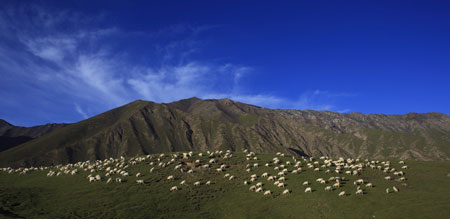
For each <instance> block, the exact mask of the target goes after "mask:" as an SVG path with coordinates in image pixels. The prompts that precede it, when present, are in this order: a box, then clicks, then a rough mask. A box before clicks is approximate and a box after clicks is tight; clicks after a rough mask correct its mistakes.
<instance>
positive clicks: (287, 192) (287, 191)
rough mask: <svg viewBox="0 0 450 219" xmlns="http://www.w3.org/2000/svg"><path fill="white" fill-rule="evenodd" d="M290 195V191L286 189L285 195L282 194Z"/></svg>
mask: <svg viewBox="0 0 450 219" xmlns="http://www.w3.org/2000/svg"><path fill="white" fill-rule="evenodd" d="M289 193H290V191H289V189H285V190H284V191H283V193H281V194H283V195H287V194H289Z"/></svg>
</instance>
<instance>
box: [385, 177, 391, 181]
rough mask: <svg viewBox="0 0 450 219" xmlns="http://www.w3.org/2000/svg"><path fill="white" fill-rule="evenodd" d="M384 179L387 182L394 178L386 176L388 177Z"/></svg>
mask: <svg viewBox="0 0 450 219" xmlns="http://www.w3.org/2000/svg"><path fill="white" fill-rule="evenodd" d="M384 179H385V180H387V181H390V180H391V179H392V178H391V176H386V177H384Z"/></svg>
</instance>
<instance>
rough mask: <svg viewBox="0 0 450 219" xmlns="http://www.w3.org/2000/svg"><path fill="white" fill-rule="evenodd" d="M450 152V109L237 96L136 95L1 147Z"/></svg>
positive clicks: (33, 150)
mask: <svg viewBox="0 0 450 219" xmlns="http://www.w3.org/2000/svg"><path fill="white" fill-rule="evenodd" d="M245 148H248V149H250V150H251V151H255V152H277V151H282V152H286V153H292V154H299V155H306V156H321V155H328V156H331V157H340V156H342V157H370V158H398V159H415V160H445V161H449V160H450V116H449V115H446V114H441V113H425V114H420V113H408V114H405V115H382V114H361V113H345V114H340V113H335V112H328V111H313V110H276V109H267V108H263V107H258V106H253V105H248V104H244V103H240V102H236V101H233V100H230V99H219V100H201V99H198V98H190V99H185V100H180V101H176V102H172V103H164V104H158V103H154V102H150V101H142V100H138V101H134V102H131V103H129V104H127V105H124V106H121V107H118V108H116V109H113V110H110V111H107V112H105V113H102V114H99V115H97V116H94V117H92V118H89V119H87V120H84V121H81V122H78V123H74V124H71V125H68V126H66V127H63V128H60V129H58V130H55V131H53V132H51V133H49V134H47V135H43V136H41V137H39V138H37V139H34V140H31V141H28V142H26V143H24V144H22V145H19V146H16V147H13V148H11V149H9V150H6V151H3V152H1V153H0V166H10V165H12V166H29V165H44V164H45V165H49V164H57V163H68V162H77V161H82V160H92V159H104V158H108V157H118V156H134V155H137V154H148V153H159V152H169V151H190V150H193V151H200V150H201V151H206V150H219V149H220V150H226V149H230V150H235V151H239V150H243V149H245Z"/></svg>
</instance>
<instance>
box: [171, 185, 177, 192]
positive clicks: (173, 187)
mask: <svg viewBox="0 0 450 219" xmlns="http://www.w3.org/2000/svg"><path fill="white" fill-rule="evenodd" d="M177 190H178V187H176V186H172V188H170V191H171V192H173V191H177Z"/></svg>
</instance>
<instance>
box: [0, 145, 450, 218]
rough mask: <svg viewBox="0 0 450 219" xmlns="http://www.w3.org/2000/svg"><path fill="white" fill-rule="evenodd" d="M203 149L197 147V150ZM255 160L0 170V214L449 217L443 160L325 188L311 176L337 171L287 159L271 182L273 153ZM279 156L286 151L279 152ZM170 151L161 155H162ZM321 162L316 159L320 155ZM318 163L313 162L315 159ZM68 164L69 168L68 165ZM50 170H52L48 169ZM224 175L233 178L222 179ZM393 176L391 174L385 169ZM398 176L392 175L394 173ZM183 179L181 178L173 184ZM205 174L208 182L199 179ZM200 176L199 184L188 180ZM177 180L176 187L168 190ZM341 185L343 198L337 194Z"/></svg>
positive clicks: (369, 173) (447, 170)
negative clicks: (123, 169)
mask: <svg viewBox="0 0 450 219" xmlns="http://www.w3.org/2000/svg"><path fill="white" fill-rule="evenodd" d="M204 154H205V153H204ZM256 156H257V157H258V160H253V159H252V160H246V158H245V154H244V153H236V154H234V155H233V157H232V158H231V159H223V158H218V157H216V158H215V159H216V160H218V162H217V163H215V164H212V165H211V168H201V167H200V166H199V167H195V168H193V170H194V173H186V172H180V171H178V170H175V169H174V167H175V165H177V164H178V163H180V162H183V168H185V170H187V169H189V168H188V167H189V166H191V164H192V163H193V161H194V160H197V159H199V160H200V161H201V162H200V164H201V165H203V164H206V163H208V161H209V160H210V158H208V157H206V156H203V157H199V156H198V155H197V153H195V154H194V156H193V157H191V158H189V160H185V161H182V160H180V159H178V160H177V161H175V163H172V164H170V165H169V166H167V167H165V168H162V167H159V166H158V162H157V161H156V159H157V158H156V156H154V158H152V159H151V161H154V162H155V165H154V167H155V169H154V171H153V172H152V173H150V171H149V170H150V168H151V167H152V166H150V165H149V162H150V160H148V159H147V160H146V161H143V162H141V163H138V164H137V165H130V167H129V168H128V169H127V171H128V172H129V173H130V176H128V177H122V176H120V175H113V176H112V178H113V179H115V178H117V177H120V178H122V179H123V180H124V181H125V182H123V183H116V182H112V183H110V184H107V183H106V180H107V179H108V178H109V177H105V172H104V171H98V172H96V173H93V175H94V176H95V175H96V174H99V175H101V176H102V180H101V181H100V182H92V183H90V182H89V181H88V180H87V176H88V175H89V174H90V173H89V172H87V171H84V170H82V169H81V168H78V169H79V173H78V174H76V175H70V174H64V173H63V174H62V175H60V176H52V177H47V176H46V174H47V173H48V172H49V170H50V169H48V170H44V171H30V172H28V173H27V174H22V175H20V174H18V173H11V174H8V173H6V172H5V171H0V203H1V204H0V217H2V218H16V217H25V218H449V217H450V208H449V203H450V183H449V181H450V177H449V175H448V174H450V163H448V162H424V161H406V165H408V167H409V168H408V169H407V170H404V172H405V173H406V175H405V177H406V178H407V181H406V182H399V181H396V180H393V181H390V182H388V181H386V180H385V179H384V176H385V173H383V172H382V171H380V170H377V169H371V168H368V167H367V168H365V169H364V171H362V173H361V175H359V176H352V175H348V174H340V176H344V177H345V178H346V180H344V181H343V183H342V184H343V187H341V188H338V189H335V190H334V191H331V192H326V191H324V187H325V186H328V185H332V184H331V183H328V184H326V185H322V184H319V183H318V182H316V179H317V178H319V177H322V178H324V179H328V178H329V177H331V176H337V175H338V174H336V173H335V172H333V171H332V172H331V173H325V171H324V168H321V169H322V170H321V171H320V172H314V171H313V170H312V169H310V168H308V167H307V166H306V163H307V162H305V161H303V160H302V159H300V158H298V159H299V160H301V161H302V166H301V167H302V169H303V171H302V172H301V173H299V174H292V173H290V172H291V171H292V170H293V169H296V168H294V166H293V165H290V166H287V169H288V170H289V173H288V174H287V175H286V182H285V183H286V184H287V186H286V188H278V187H276V186H274V185H273V181H267V178H261V177H260V176H261V174H262V173H264V172H268V173H269V174H270V175H276V174H277V173H278V172H279V171H278V170H274V164H272V165H271V166H270V167H265V166H264V164H265V163H267V162H271V161H272V158H273V157H274V156H275V155H270V154H257V155H256ZM278 157H279V158H280V160H281V161H282V162H283V163H285V162H286V161H291V162H292V158H291V157H280V156H278ZM170 159H171V158H169V157H168V156H166V157H165V158H164V159H163V160H162V162H168V161H169V160H170ZM320 162H321V164H322V161H320ZM127 163H128V161H127ZM253 163H259V165H260V166H259V167H257V168H252V171H251V172H250V173H247V172H246V171H245V169H246V165H247V164H253ZM221 164H227V165H228V166H229V167H228V168H226V169H225V171H224V172H222V173H219V172H217V171H216V168H218V167H219V166H220V165H221ZM321 164H320V165H321ZM112 166H113V168H114V165H112ZM401 166H402V165H400V164H398V161H394V160H393V161H392V162H391V167H394V168H396V169H397V170H400V168H401ZM72 169H73V168H72ZM51 170H53V171H55V172H58V171H60V170H58V169H56V168H53V169H51ZM138 172H140V173H142V175H143V176H142V177H139V179H143V180H144V181H145V184H144V185H138V184H137V183H136V180H137V179H138V178H137V177H135V174H136V173H138ZM227 173H229V174H231V175H234V176H235V177H236V179H235V180H231V181H230V180H228V179H226V178H224V174H227ZM251 174H257V175H258V178H257V180H256V181H255V182H253V183H252V185H254V184H256V183H257V182H262V183H263V184H264V185H263V189H264V190H270V191H272V194H271V195H270V196H264V195H263V194H262V193H256V192H252V191H249V186H248V185H244V184H243V182H244V180H249V179H250V178H249V176H250V175H251ZM169 175H173V176H175V180H174V181H168V180H167V176H169ZM390 175H391V176H393V175H392V174H390ZM395 178H398V177H395ZM356 179H364V181H365V182H371V183H373V184H374V185H375V187H374V188H365V187H364V186H363V189H364V192H365V193H366V194H364V195H355V191H356V186H355V185H353V181H355V180H356ZM182 180H186V185H183V186H180V185H179V183H180V182H181V181H182ZM208 180H210V181H211V182H212V184H211V185H205V184H204V183H205V182H206V181H208ZM306 180H307V181H309V182H311V183H312V184H311V185H310V187H311V188H312V189H313V192H312V193H305V192H304V190H305V186H303V185H302V183H303V182H304V181H306ZM196 181H201V182H202V185H201V186H194V185H193V184H194V182H196ZM174 185H177V186H178V188H179V190H178V191H174V192H170V191H169V189H170V188H171V187H172V186H174ZM393 186H396V187H397V188H399V189H400V192H398V193H390V194H386V192H385V189H386V188H388V187H389V188H391V190H392V187H393ZM284 189H289V190H290V191H291V193H290V194H289V195H282V194H281V193H282V191H283V190H284ZM341 191H346V193H347V194H348V195H347V196H345V197H338V193H339V192H341Z"/></svg>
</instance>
